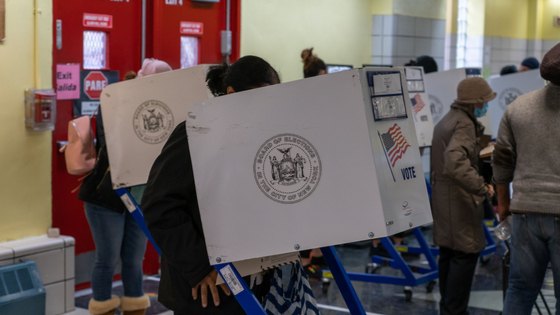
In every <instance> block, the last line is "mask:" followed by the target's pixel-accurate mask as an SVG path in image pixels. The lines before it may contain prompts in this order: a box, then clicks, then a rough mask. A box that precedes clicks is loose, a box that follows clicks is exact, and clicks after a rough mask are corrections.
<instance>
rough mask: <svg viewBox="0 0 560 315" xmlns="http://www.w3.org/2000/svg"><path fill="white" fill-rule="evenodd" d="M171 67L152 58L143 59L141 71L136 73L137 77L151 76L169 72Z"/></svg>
mask: <svg viewBox="0 0 560 315" xmlns="http://www.w3.org/2000/svg"><path fill="white" fill-rule="evenodd" d="M171 70H172V69H171V67H170V66H169V65H168V64H167V62H165V61H161V60H157V59H154V58H149V59H144V63H143V64H142V69H140V70H139V71H138V77H139V78H141V77H146V76H149V75H152V74H157V73H162V72H166V71H171Z"/></svg>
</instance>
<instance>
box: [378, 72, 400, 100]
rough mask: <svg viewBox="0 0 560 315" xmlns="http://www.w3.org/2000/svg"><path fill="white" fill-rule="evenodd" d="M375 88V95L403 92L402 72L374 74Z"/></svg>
mask: <svg viewBox="0 0 560 315" xmlns="http://www.w3.org/2000/svg"><path fill="white" fill-rule="evenodd" d="M373 89H374V93H375V95H391V94H401V93H402V86H401V75H400V73H388V74H379V75H374V76H373Z"/></svg>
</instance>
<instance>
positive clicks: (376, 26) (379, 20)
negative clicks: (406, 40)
mask: <svg viewBox="0 0 560 315" xmlns="http://www.w3.org/2000/svg"><path fill="white" fill-rule="evenodd" d="M371 22H372V23H371V24H372V32H371V34H372V35H382V34H383V15H373V16H372V19H371Z"/></svg>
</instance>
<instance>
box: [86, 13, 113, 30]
mask: <svg viewBox="0 0 560 315" xmlns="http://www.w3.org/2000/svg"><path fill="white" fill-rule="evenodd" d="M83 24H84V26H85V27H95V28H113V16H112V15H107V14H94V13H84V19H83Z"/></svg>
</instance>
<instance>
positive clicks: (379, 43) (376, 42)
mask: <svg viewBox="0 0 560 315" xmlns="http://www.w3.org/2000/svg"><path fill="white" fill-rule="evenodd" d="M371 54H372V55H373V56H382V55H383V37H381V36H377V35H373V36H372V37H371Z"/></svg>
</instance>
